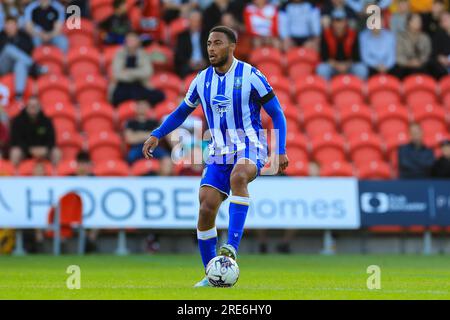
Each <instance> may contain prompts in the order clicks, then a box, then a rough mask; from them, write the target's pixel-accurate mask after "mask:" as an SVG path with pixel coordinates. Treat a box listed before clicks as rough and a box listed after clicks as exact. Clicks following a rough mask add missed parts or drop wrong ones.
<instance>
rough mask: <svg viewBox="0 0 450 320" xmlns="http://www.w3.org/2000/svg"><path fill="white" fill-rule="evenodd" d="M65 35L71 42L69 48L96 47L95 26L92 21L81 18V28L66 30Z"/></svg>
mask: <svg viewBox="0 0 450 320" xmlns="http://www.w3.org/2000/svg"><path fill="white" fill-rule="evenodd" d="M64 33H65V34H66V36H67V38H68V40H69V47H70V48H76V47H82V46H88V47H93V46H94V45H95V38H94V37H95V35H96V32H95V25H94V23H93V22H92V21H90V20H88V19H86V18H81V19H80V28H72V29H69V28H67V27H66V28H64Z"/></svg>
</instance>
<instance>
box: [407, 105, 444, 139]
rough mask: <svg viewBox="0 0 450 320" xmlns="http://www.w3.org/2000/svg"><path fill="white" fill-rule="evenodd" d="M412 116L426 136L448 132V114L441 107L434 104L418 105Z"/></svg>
mask: <svg viewBox="0 0 450 320" xmlns="http://www.w3.org/2000/svg"><path fill="white" fill-rule="evenodd" d="M412 115H413V119H414V121H415V122H418V123H419V124H420V126H421V127H422V129H423V131H424V133H425V135H428V134H434V133H437V132H442V133H444V132H447V122H446V120H448V119H446V118H447V113H446V111H445V109H444V108H442V107H441V106H438V105H434V104H426V105H417V106H415V108H414V110H413V113H412Z"/></svg>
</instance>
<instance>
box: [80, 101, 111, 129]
mask: <svg viewBox="0 0 450 320" xmlns="http://www.w3.org/2000/svg"><path fill="white" fill-rule="evenodd" d="M81 126H82V128H83V130H84V131H86V132H88V133H90V132H94V131H97V132H98V131H113V129H114V109H113V107H112V106H111V105H110V104H108V103H104V102H93V103H87V104H83V105H82V106H81Z"/></svg>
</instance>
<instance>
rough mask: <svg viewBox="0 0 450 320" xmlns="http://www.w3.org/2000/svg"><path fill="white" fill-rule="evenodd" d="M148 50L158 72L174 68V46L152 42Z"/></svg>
mask: <svg viewBox="0 0 450 320" xmlns="http://www.w3.org/2000/svg"><path fill="white" fill-rule="evenodd" d="M146 51H147V52H148V53H149V54H150V57H151V59H152V64H153V67H154V68H155V71H156V72H161V71H172V70H173V68H174V66H173V64H174V60H173V59H174V51H173V49H172V48H169V47H166V46H163V45H160V44H157V43H152V44H151V45H150V46H149V47H147V48H146Z"/></svg>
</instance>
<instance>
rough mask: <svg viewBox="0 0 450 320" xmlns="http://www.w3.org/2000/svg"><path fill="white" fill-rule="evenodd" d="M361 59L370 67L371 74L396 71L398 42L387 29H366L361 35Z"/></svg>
mask: <svg viewBox="0 0 450 320" xmlns="http://www.w3.org/2000/svg"><path fill="white" fill-rule="evenodd" d="M359 42H360V44H361V46H360V49H361V60H362V62H363V63H364V64H365V65H366V66H367V67H368V68H369V76H372V75H374V74H377V73H394V67H395V58H396V57H395V56H396V51H395V50H396V47H395V46H396V43H395V36H394V34H393V33H392V32H391V31H389V30H387V29H372V30H369V29H365V30H364V31H362V32H361V33H360V35H359Z"/></svg>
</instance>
